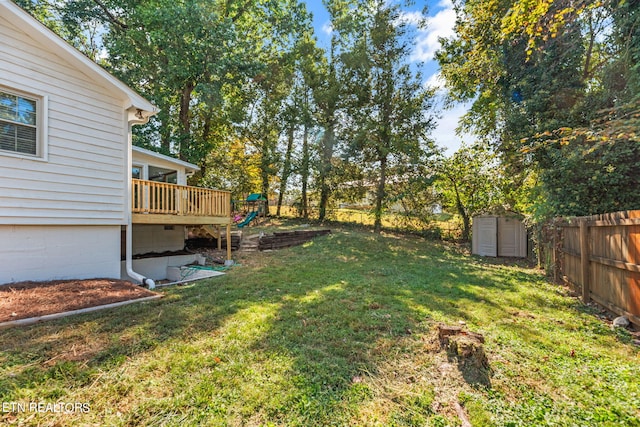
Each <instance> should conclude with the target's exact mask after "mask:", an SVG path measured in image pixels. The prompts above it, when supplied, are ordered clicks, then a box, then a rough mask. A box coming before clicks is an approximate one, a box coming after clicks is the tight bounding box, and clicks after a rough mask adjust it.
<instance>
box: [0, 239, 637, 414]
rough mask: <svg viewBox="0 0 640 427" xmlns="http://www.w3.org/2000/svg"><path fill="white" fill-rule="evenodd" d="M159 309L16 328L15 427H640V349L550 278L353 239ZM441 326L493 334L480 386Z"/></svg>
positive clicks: (8, 371)
mask: <svg viewBox="0 0 640 427" xmlns="http://www.w3.org/2000/svg"><path fill="white" fill-rule="evenodd" d="M238 261H239V262H240V263H241V266H238V267H235V268H234V269H232V270H231V271H230V272H229V273H228V274H227V275H226V276H224V277H219V278H215V279H212V280H209V281H201V282H198V283H194V284H190V285H186V286H176V287H172V288H165V289H164V290H163V291H162V292H164V293H165V297H164V298H162V299H161V300H158V301H153V302H148V303H142V304H134V305H131V306H125V307H121V308H119V309H113V310H109V311H102V312H97V313H94V314H87V315H82V316H76V317H71V318H67V319H63V320H59V321H55V322H50V323H46V324H42V325H38V326H32V327H27V328H16V329H11V330H5V331H1V332H0V402H80V403H88V404H89V405H90V411H89V412H88V413H86V414H83V413H74V414H52V413H35V412H33V413H16V412H11V411H4V413H0V424H2V423H11V422H15V423H21V424H19V425H43V426H46V425H52V426H53V425H69V426H71V425H73V426H75V425H113V426H132V425H153V426H173V425H175V426H178V425H179V426H182V425H185V426H187V425H212V426H223V425H232V426H235V425H237V426H241V425H247V426H249V425H255V426H258V425H264V426H270V425H275V426H330V425H338V426H343V425H353V426H375V425H380V426H411V425H416V426H418V425H419V426H424V425H427V426H448V425H451V426H455V425H460V424H461V421H460V418H459V417H458V415H456V411H455V409H454V404H456V403H459V404H460V405H461V406H462V407H463V408H464V410H465V412H466V413H467V415H468V417H469V419H470V420H471V422H472V423H473V425H474V426H491V425H494V426H543V425H549V426H597V425H601V426H623V425H624V426H638V425H640V410H639V408H640V381H638V378H639V374H640V368H639V366H640V363H639V362H640V360H639V353H638V349H637V348H636V347H634V346H632V345H630V344H628V341H629V340H628V339H627V337H625V335H624V334H619V333H618V334H616V333H615V332H613V331H611V330H610V329H609V328H608V327H607V325H606V324H604V323H602V322H601V321H600V320H599V319H598V318H597V317H596V316H594V315H593V314H592V313H590V312H589V310H588V309H586V308H584V307H583V306H581V305H580V304H579V303H578V302H577V301H576V300H575V299H573V298H571V297H569V296H568V295H567V294H566V292H565V290H563V289H562V288H559V287H556V286H553V285H550V284H548V283H547V282H546V281H545V279H544V277H543V276H542V275H541V274H540V273H539V272H537V271H535V270H531V269H527V268H524V267H519V266H517V265H511V266H506V265H500V264H497V263H492V262H490V261H486V260H482V259H479V258H476V257H470V256H468V255H465V254H464V253H462V252H460V251H459V250H458V249H456V248H455V247H452V246H446V245H440V244H436V243H433V242H429V241H426V240H421V239H417V238H401V237H397V236H389V235H387V236H376V235H374V234H371V233H368V232H365V231H357V230H346V229H345V230H342V231H340V230H337V231H335V232H334V233H333V234H332V235H330V236H326V237H322V238H318V239H316V240H314V241H313V242H310V243H308V244H306V245H304V246H299V247H296V248H291V249H287V250H280V251H273V252H266V253H256V254H247V255H243V256H242V257H240V258H239V259H238ZM438 322H446V323H449V324H458V323H459V322H465V324H466V326H467V327H468V328H469V329H470V330H472V331H476V332H479V333H482V334H484V336H485V338H486V343H485V352H486V353H487V355H488V359H489V365H490V370H489V371H482V372H481V374H484V375H485V376H484V377H482V376H481V377H480V378H479V377H478V376H475V377H474V376H471V375H468V374H469V372H468V371H467V370H465V369H463V365H462V364H459V363H457V361H456V360H455V359H452V358H451V357H450V356H447V354H446V353H445V352H443V351H441V350H440V348H439V346H438V343H437V342H436V340H434V334H435V330H434V328H435V326H436V325H437V323H438Z"/></svg>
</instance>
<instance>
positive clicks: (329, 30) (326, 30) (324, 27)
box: [322, 21, 333, 36]
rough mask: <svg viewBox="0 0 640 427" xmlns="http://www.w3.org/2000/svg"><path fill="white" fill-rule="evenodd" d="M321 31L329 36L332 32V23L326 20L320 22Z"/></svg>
mask: <svg viewBox="0 0 640 427" xmlns="http://www.w3.org/2000/svg"><path fill="white" fill-rule="evenodd" d="M322 32H323V33H325V34H326V35H328V36H330V35H331V33H333V24H332V23H331V21H327V22H325V23H324V24H322Z"/></svg>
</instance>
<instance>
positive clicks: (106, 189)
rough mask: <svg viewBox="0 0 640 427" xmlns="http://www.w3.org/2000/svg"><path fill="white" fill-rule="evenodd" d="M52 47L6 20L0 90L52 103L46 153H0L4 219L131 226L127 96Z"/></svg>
mask: <svg viewBox="0 0 640 427" xmlns="http://www.w3.org/2000/svg"><path fill="white" fill-rule="evenodd" d="M51 52H55V49H49V48H48V46H44V45H42V44H40V43H39V42H37V41H35V40H34V39H33V38H31V37H30V36H29V35H28V34H27V33H26V32H24V31H22V30H20V29H19V28H17V27H16V26H14V25H12V24H11V23H10V22H9V21H8V20H7V19H5V18H3V17H0V92H5V91H9V92H10V93H16V94H18V95H19V94H39V95H40V96H42V97H46V101H47V102H46V104H47V108H46V111H44V112H43V114H42V115H43V117H46V123H44V124H43V126H45V127H46V133H47V138H46V139H47V143H46V146H45V147H43V149H42V151H41V152H39V153H38V154H37V156H38V157H40V158H36V157H32V158H30V157H29V156H16V155H10V153H7V152H5V151H0V224H85V225H109V224H110V225H116V224H117V225H121V224H125V223H126V217H127V214H128V213H127V212H126V206H125V205H126V203H125V201H126V193H125V185H126V179H128V174H129V171H128V170H127V168H126V155H125V150H126V149H127V146H126V141H127V132H128V123H127V115H126V112H125V107H126V105H125V99H123V98H122V97H120V96H119V95H118V96H114V95H113V90H110V89H107V88H105V87H103V86H101V85H99V84H98V83H96V81H95V79H93V78H91V77H89V76H87V75H85V74H83V73H82V72H80V71H78V68H77V67H75V66H74V65H73V64H70V63H68V62H67V61H65V60H63V59H62V58H61V57H59V56H57V55H55V54H53V53H51Z"/></svg>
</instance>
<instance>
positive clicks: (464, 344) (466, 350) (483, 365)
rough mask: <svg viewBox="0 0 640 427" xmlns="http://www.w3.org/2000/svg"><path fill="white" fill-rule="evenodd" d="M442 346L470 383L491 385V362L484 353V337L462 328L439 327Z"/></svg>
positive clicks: (442, 325)
mask: <svg viewBox="0 0 640 427" xmlns="http://www.w3.org/2000/svg"><path fill="white" fill-rule="evenodd" d="M438 339H439V340H440V346H441V348H442V349H444V350H446V352H447V355H448V357H449V359H450V360H456V361H457V362H458V368H459V369H460V371H461V372H462V375H463V377H464V378H465V380H467V381H468V382H469V383H480V384H484V385H489V384H490V381H489V371H490V369H489V360H488V359H487V355H486V354H485V351H484V342H485V339H484V336H483V335H482V334H478V333H476V332H471V331H468V330H465V329H464V328H462V327H461V326H451V325H444V324H441V325H438Z"/></svg>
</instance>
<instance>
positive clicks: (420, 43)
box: [405, 0, 456, 62]
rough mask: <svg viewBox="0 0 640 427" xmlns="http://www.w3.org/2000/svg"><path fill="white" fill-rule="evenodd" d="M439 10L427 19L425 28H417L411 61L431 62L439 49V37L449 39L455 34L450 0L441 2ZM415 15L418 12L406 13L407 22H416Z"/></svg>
mask: <svg viewBox="0 0 640 427" xmlns="http://www.w3.org/2000/svg"><path fill="white" fill-rule="evenodd" d="M438 6H439V7H442V8H443V9H441V10H439V11H438V12H437V13H436V14H435V15H433V16H429V17H427V27H426V28H419V29H418V35H417V37H416V48H415V50H414V51H413V53H412V55H411V60H412V61H424V62H426V61H431V60H433V55H434V54H435V53H436V51H437V50H438V49H439V48H440V42H439V41H438V39H439V38H440V37H450V36H453V35H454V34H455V32H454V31H453V27H454V25H455V23H456V12H455V10H453V3H452V2H451V0H442V1H441V2H440V3H439V4H438ZM416 14H420V13H419V12H411V13H407V14H406V15H408V17H407V18H405V19H407V22H414V20H415V22H418V21H417V18H418V17H417V16H416ZM411 15H412V16H411Z"/></svg>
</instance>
